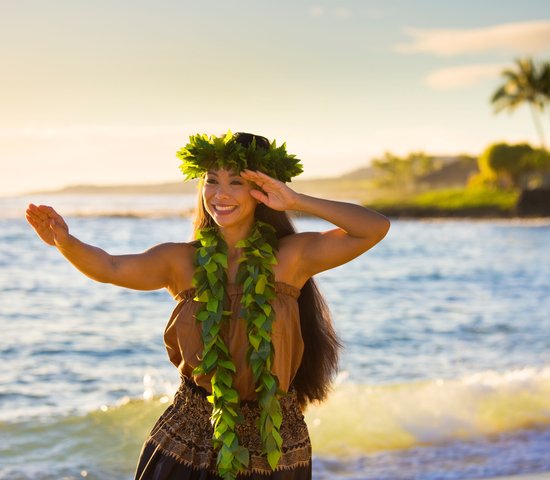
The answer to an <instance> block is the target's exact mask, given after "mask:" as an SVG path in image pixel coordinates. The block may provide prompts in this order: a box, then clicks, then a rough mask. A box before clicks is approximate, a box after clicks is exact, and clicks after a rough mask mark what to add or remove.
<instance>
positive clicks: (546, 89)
mask: <svg viewBox="0 0 550 480" xmlns="http://www.w3.org/2000/svg"><path fill="white" fill-rule="evenodd" d="M539 84H540V86H539V88H540V93H541V94H542V96H543V99H544V101H545V103H547V104H550V62H544V63H543V64H542V65H541V66H540V72H539ZM548 111H549V112H550V108H549V109H548Z"/></svg>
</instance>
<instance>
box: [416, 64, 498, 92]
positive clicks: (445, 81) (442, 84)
mask: <svg viewBox="0 0 550 480" xmlns="http://www.w3.org/2000/svg"><path fill="white" fill-rule="evenodd" d="M507 66H508V65H507V64H504V63H486V64H478V65H461V66H459V67H450V68H442V69H440V70H435V71H434V72H432V73H430V74H429V75H428V76H427V77H426V79H425V83H426V84H427V85H429V86H430V87H433V88H436V89H438V90H453V89H458V88H463V87H469V86H472V85H476V84H478V83H480V82H481V81H483V80H485V79H487V78H496V77H497V76H498V75H499V74H500V72H502V70H504V69H505V68H506V67H507Z"/></svg>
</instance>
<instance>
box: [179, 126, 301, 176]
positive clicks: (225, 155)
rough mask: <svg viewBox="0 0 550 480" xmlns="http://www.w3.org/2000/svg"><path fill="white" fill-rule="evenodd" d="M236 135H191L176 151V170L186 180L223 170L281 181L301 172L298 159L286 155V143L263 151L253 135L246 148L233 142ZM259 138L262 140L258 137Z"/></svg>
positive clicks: (271, 144)
mask: <svg viewBox="0 0 550 480" xmlns="http://www.w3.org/2000/svg"><path fill="white" fill-rule="evenodd" d="M238 135H239V134H235V135H233V134H232V133H231V131H228V132H227V133H226V134H225V135H220V136H219V137H217V136H215V135H211V136H208V135H206V134H197V135H191V136H190V137H189V143H188V144H187V145H185V147H183V148H181V149H180V150H178V152H177V153H176V156H177V157H178V158H179V159H180V160H181V161H182V163H181V165H180V169H181V171H182V172H183V174H184V175H185V177H186V178H185V179H186V180H191V179H193V178H199V177H202V176H204V175H205V174H206V172H207V171H208V170H211V169H216V170H217V169H220V168H225V169H228V170H233V171H234V172H236V173H240V172H241V171H242V170H244V169H249V170H258V171H260V172H263V173H265V174H267V175H269V176H270V177H273V178H277V179H278V180H281V181H282V182H289V181H290V179H291V178H292V177H295V176H296V175H299V174H300V173H302V171H303V168H302V164H301V163H300V160H299V159H298V158H296V156H295V155H291V154H288V153H287V151H286V143H283V144H282V145H281V146H280V147H277V145H276V143H275V141H273V142H272V143H269V142H266V144H267V145H269V147H267V145H266V146H265V147H266V148H264V147H263V146H259V145H258V144H257V142H256V136H252V141H251V142H250V144H249V145H248V146H245V145H243V144H242V143H239V142H238V141H237V139H238ZM259 138H262V139H263V137H259Z"/></svg>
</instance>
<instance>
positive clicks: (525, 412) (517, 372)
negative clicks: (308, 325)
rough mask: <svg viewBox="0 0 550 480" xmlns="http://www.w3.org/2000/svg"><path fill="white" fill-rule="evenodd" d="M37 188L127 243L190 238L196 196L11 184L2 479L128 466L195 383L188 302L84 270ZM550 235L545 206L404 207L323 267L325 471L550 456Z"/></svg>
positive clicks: (546, 460) (318, 440)
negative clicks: (40, 231) (177, 326)
mask: <svg viewBox="0 0 550 480" xmlns="http://www.w3.org/2000/svg"><path fill="white" fill-rule="evenodd" d="M28 201H34V202H42V203H50V204H52V205H53V206H54V207H57V208H58V209H59V211H60V213H62V214H64V215H65V218H66V220H67V222H68V224H69V227H70V230H71V233H73V234H74V235H76V236H77V237H78V238H80V239H81V240H83V241H85V242H87V243H91V244H93V245H96V246H99V247H101V248H103V249H105V250H107V251H109V252H110V253H113V254H121V253H135V252H141V251H144V250H146V249H147V248H149V247H150V246H152V245H155V244H157V243H161V242H166V241H187V240H189V238H190V233H191V220H190V218H188V217H186V216H183V215H182V213H183V212H186V211H187V210H188V209H189V208H192V205H193V202H194V200H193V199H192V197H185V196H181V197H180V196H178V197H174V196H151V197H137V196H110V197H106V196H72V197H67V196H59V197H56V196H54V197H50V198H47V199H44V197H42V198H40V197H16V198H11V199H6V198H5V199H0V212H1V213H0V361H1V363H0V364H1V365H2V368H1V369H0V478H2V479H77V478H88V479H98V480H129V479H131V478H132V475H133V471H134V468H135V465H136V461H137V457H138V455H139V450H140V448H141V445H142V442H143V440H144V439H145V437H146V436H147V433H148V431H149V430H150V428H151V426H152V425H153V423H154V422H155V421H156V419H157V418H158V417H159V416H160V415H161V414H162V412H163V411H164V409H165V408H166V407H167V406H168V405H169V403H170V401H171V398H172V395H173V394H174V392H175V390H176V389H177V386H178V383H179V376H178V373H177V370H176V368H175V367H174V366H173V365H172V364H170V362H169V361H168V358H167V355H166V352H165V349H164V346H163V341H162V334H163V330H164V327H165V325H166V322H167V320H168V318H169V316H170V313H171V311H172V309H173V308H174V307H175V305H176V304H175V302H174V300H173V299H172V298H171V297H170V296H169V295H168V293H167V292H166V291H152V292H140V291H133V290H126V289H122V288H120V287H116V286H112V285H107V284H100V283H96V282H93V281H92V280H90V279H88V278H87V277H85V276H83V275H82V274H80V273H79V272H78V271H77V270H76V269H75V268H74V267H72V266H71V265H70V264H68V263H67V262H66V260H65V259H64V258H63V257H62V256H61V255H60V254H59V252H57V250H56V249H54V248H51V247H47V246H46V245H45V244H43V243H42V242H41V241H40V240H39V239H38V237H37V236H36V235H35V234H34V232H33V231H32V229H31V228H30V226H29V225H28V224H27V223H26V221H25V219H24V208H25V206H26V204H27V202H28ZM295 224H296V227H297V228H298V230H300V231H322V230H326V229H328V228H331V226H330V225H329V224H328V223H326V222H324V221H322V220H319V219H311V218H298V219H296V220H295ZM549 245H550V222H548V221H545V220H531V221H523V222H521V221H496V220H495V221H491V220H487V221H464V220H454V221H393V223H392V227H391V230H390V232H389V234H388V236H387V237H386V239H385V240H384V241H383V242H382V243H381V244H379V245H377V246H376V247H375V248H373V249H372V250H371V251H370V252H367V253H366V254H364V255H362V256H361V257H359V258H357V259H356V260H354V261H353V262H351V263H348V264H346V265H344V266H342V267H339V268H336V269H334V270H331V271H329V272H324V273H322V274H320V275H318V277H317V281H318V284H319V287H320V289H321V291H322V292H323V293H324V295H325V297H326V299H327V302H328V304H329V306H330V308H331V312H332V316H333V321H334V325H335V328H336V330H337V332H338V334H339V335H340V337H341V339H342V341H343V343H344V345H345V349H344V351H343V352H342V355H341V362H340V374H339V376H338V378H337V379H336V382H335V386H334V390H333V392H332V394H331V395H330V397H329V399H328V400H327V401H326V402H324V403H322V404H321V405H318V406H310V407H309V409H308V410H307V412H306V421H307V423H308V427H309V430H310V434H311V437H312V443H313V450H314V464H313V465H314V478H315V479H388V480H390V479H418V480H436V479H470V478H483V477H489V476H497V475H509V474H514V473H526V472H544V471H550V350H549V347H550V252H549V247H548V246H549Z"/></svg>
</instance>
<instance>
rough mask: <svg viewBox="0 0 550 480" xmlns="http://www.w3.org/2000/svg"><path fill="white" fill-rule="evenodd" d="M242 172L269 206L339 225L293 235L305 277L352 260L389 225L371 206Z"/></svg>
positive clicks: (294, 247) (264, 176)
mask: <svg viewBox="0 0 550 480" xmlns="http://www.w3.org/2000/svg"><path fill="white" fill-rule="evenodd" d="M241 175H242V176H243V177H244V178H245V179H247V180H249V181H252V182H254V183H256V184H257V185H258V186H259V187H260V188H261V189H262V190H263V192H261V191H259V190H252V191H251V193H250V194H251V195H252V196H253V197H254V198H256V199H257V200H258V201H260V202H262V203H264V204H266V205H267V206H268V207H270V208H273V209H275V210H297V211H300V212H303V213H306V214H309V215H314V216H316V217H320V218H322V219H324V220H327V221H328V222H330V223H332V224H333V225H336V226H337V227H338V228H335V229H333V230H328V231H326V232H307V233H299V234H297V235H294V236H293V239H292V242H293V245H294V246H293V249H296V250H297V252H298V254H297V255H296V259H297V262H298V263H299V268H300V270H302V272H303V275H304V277H306V278H309V277H310V276H313V275H315V274H316V273H319V272H322V271H324V270H328V269H330V268H334V267H337V266H339V265H342V264H344V263H346V262H349V261H350V260H353V259H354V258H355V257H357V256H359V255H361V254H362V253H364V252H366V251H367V250H368V249H370V248H372V247H373V246H374V245H376V244H377V243H378V242H379V241H380V240H382V239H383V238H384V237H385V236H386V233H387V232H388V230H389V228H390V221H389V220H388V219H387V218H386V217H385V216H384V215H382V214H380V213H378V212H375V211H374V210H371V209H369V208H366V207H362V206H360V205H355V204H352V203H347V202H339V201H334V200H326V199H323V198H316V197H311V196H309V195H304V194H301V193H297V192H295V191H294V190H292V189H291V188H289V187H288V186H287V185H286V184H285V183H283V182H280V181H279V180H276V179H274V178H271V177H270V176H268V175H266V174H264V173H261V172H252V171H250V170H245V171H244V172H242V173H241Z"/></svg>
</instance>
